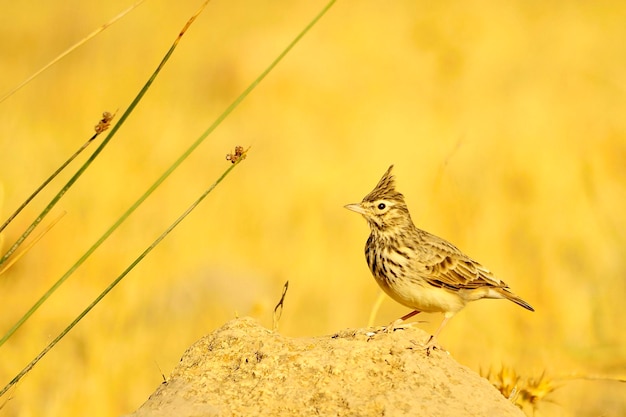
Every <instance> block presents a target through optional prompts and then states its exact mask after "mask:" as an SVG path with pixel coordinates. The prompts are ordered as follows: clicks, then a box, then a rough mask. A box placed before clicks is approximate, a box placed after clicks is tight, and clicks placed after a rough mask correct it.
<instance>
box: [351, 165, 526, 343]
mask: <svg viewBox="0 0 626 417" xmlns="http://www.w3.org/2000/svg"><path fill="white" fill-rule="evenodd" d="M392 169H393V165H391V166H390V167H389V168H388V169H387V171H386V172H385V174H384V175H383V176H382V178H381V179H380V181H379V182H378V184H377V185H376V187H375V188H374V189H373V190H372V191H371V192H370V193H369V194H367V195H366V196H365V197H364V198H363V200H362V201H361V202H360V203H354V204H348V205H346V206H345V208H347V209H348V210H351V211H354V212H356V213H359V214H361V215H362V216H363V217H364V218H365V220H367V223H368V225H369V227H370V235H369V238H368V239H367V242H366V244H365V258H366V260H367V264H368V266H369V269H370V271H371V272H372V275H373V276H374V278H375V280H376V282H377V283H378V285H379V286H380V288H382V290H383V291H384V292H385V293H386V294H387V295H388V296H389V297H391V298H392V299H393V300H395V301H397V302H398V303H400V304H402V305H404V306H406V307H409V308H410V309H411V310H412V311H411V312H409V313H408V314H406V315H404V316H403V317H401V318H400V319H398V320H396V321H394V322H392V323H391V324H390V325H389V326H387V328H386V330H387V331H389V330H393V329H394V328H395V326H396V325H397V324H399V323H402V322H403V321H405V320H407V319H409V318H411V317H413V316H414V315H416V314H418V313H420V312H426V313H443V316H444V318H443V321H442V322H441V324H440V325H439V327H438V329H437V330H436V331H435V333H434V334H433V335H432V336H431V337H430V339H428V341H427V343H426V344H425V345H424V347H425V349H426V351H427V353H428V354H430V351H431V349H433V348H437V347H438V344H437V337H438V336H439V334H440V333H441V330H442V329H443V328H444V327H445V325H446V324H447V323H448V321H449V320H450V319H451V318H452V317H453V316H454V315H455V314H456V313H458V312H459V311H460V310H461V309H463V307H465V305H466V304H467V303H469V302H470V301H476V300H480V299H482V298H492V299H507V300H510V301H512V302H514V303H515V304H517V305H519V306H521V307H524V308H525V309H527V310H530V311H535V310H534V308H533V307H531V305H530V304H528V303H527V302H526V301H524V300H523V299H521V298H520V297H519V296H517V295H515V294H514V293H513V292H512V291H511V289H510V288H509V286H508V285H507V284H506V283H505V282H504V281H502V280H500V279H499V278H497V277H496V276H495V275H494V274H493V273H492V272H491V271H490V270H489V269H487V268H485V267H484V266H483V265H481V264H480V263H479V262H477V261H475V260H474V259H472V258H470V257H469V256H467V255H466V254H465V253H463V252H461V250H459V249H458V248H457V247H456V246H454V245H453V244H452V243H450V242H448V241H447V240H445V239H442V238H440V237H438V236H436V235H433V234H431V233H429V232H427V231H425V230H422V229H419V228H417V227H416V226H415V224H414V223H413V220H412V219H411V215H410V213H409V209H408V207H407V204H406V202H405V201H404V195H402V194H401V193H400V192H398V191H397V190H396V185H395V177H394V176H393V175H392V173H391V171H392Z"/></svg>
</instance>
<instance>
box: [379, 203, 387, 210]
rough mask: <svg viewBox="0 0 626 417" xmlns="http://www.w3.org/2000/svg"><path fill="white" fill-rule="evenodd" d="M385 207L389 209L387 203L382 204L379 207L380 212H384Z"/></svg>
mask: <svg viewBox="0 0 626 417" xmlns="http://www.w3.org/2000/svg"><path fill="white" fill-rule="evenodd" d="M385 207H387V206H386V205H385V203H380V204H379V205H378V210H384V209H385Z"/></svg>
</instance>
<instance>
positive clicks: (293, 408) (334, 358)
mask: <svg viewBox="0 0 626 417" xmlns="http://www.w3.org/2000/svg"><path fill="white" fill-rule="evenodd" d="M427 338H428V335H427V334H426V333H425V332H423V331H422V330H419V329H416V328H406V329H402V330H396V331H395V332H391V333H383V332H378V333H375V334H373V333H372V331H371V329H354V330H344V331H342V332H340V333H337V334H335V335H331V336H322V337H315V338H289V337H285V336H281V335H280V334H279V333H275V332H272V331H270V330H268V329H265V328H263V327H261V326H260V325H259V324H258V323H257V322H256V321H254V320H253V319H250V318H241V319H236V320H232V321H230V322H228V323H226V324H225V325H224V326H223V327H221V328H220V329H217V330H215V331H214V332H213V333H211V334H209V335H208V336H205V337H204V338H202V339H201V340H199V341H198V342H196V343H195V344H193V345H192V346H191V347H190V348H189V349H188V350H187V351H186V352H185V354H184V355H183V357H182V359H181V361H180V363H179V365H178V366H177V367H176V368H175V369H174V371H173V372H172V374H171V375H170V377H169V379H168V380H167V382H164V383H163V384H162V385H161V386H160V387H159V388H158V389H157V390H156V391H155V392H154V393H153V394H152V395H151V396H150V398H149V399H148V401H146V403H144V404H143V405H142V406H141V407H140V408H139V409H138V410H137V411H136V412H134V413H133V414H131V415H129V416H128V417H148V416H149V417H157V416H158V417H161V416H181V417H191V416H194V417H201V416H206V417H208V416H270V415H271V416H304V415H324V416H331V415H332V416H403V415H413V416H429V417H437V416H446V417H449V416H472V417H479V416H489V417H491V416H503V417H504V416H516V417H523V416H524V414H523V413H522V412H521V411H520V410H519V409H517V408H516V407H515V406H513V405H512V404H511V403H510V402H509V401H507V400H506V399H505V398H504V397H503V396H502V395H501V394H500V392H498V391H497V390H496V389H495V388H494V387H492V386H491V385H490V384H489V382H488V381H487V380H485V379H484V378H481V377H480V376H478V375H477V374H476V373H474V372H473V371H471V370H469V369H468V368H466V367H464V366H462V365H459V364H458V363H457V362H455V361H454V360H453V359H452V358H451V357H450V356H449V355H448V354H447V353H445V352H443V351H441V350H435V351H433V352H431V354H430V355H429V356H427V355H426V352H425V351H424V350H423V349H422V348H421V347H420V345H419V344H420V343H424V342H425V341H426V339H427Z"/></svg>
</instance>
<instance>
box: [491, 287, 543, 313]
mask: <svg viewBox="0 0 626 417" xmlns="http://www.w3.org/2000/svg"><path fill="white" fill-rule="evenodd" d="M499 290H500V291H498V292H499V293H500V294H501V295H502V297H504V298H506V299H507V300H511V301H513V302H514V303H515V304H517V305H520V306H522V307H524V308H525V309H526V310H530V311H535V309H534V308H533V307H532V306H531V305H530V304H528V303H527V302H526V301H524V300H522V299H521V298H519V297H518V296H517V295H515V294H513V293H512V292H511V291H510V290H509V289H508V288H500V289H499Z"/></svg>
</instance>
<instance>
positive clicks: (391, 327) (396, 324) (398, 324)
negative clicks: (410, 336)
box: [382, 319, 413, 333]
mask: <svg viewBox="0 0 626 417" xmlns="http://www.w3.org/2000/svg"><path fill="white" fill-rule="evenodd" d="M411 327H413V323H404V320H402V319H397V320H394V321H392V322H391V323H389V324H388V325H387V326H385V327H383V328H382V332H383V333H393V332H395V331H396V330H397V329H407V328H411Z"/></svg>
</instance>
